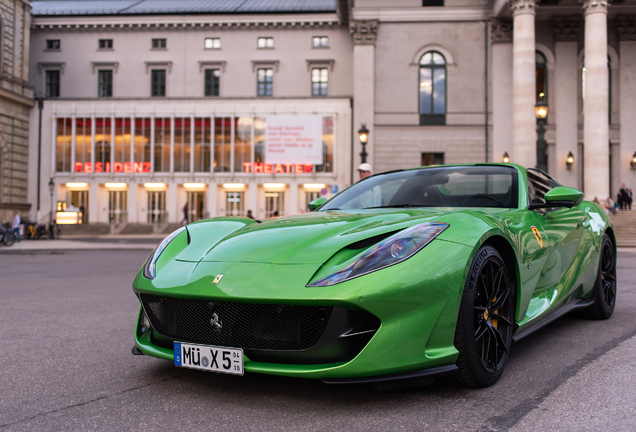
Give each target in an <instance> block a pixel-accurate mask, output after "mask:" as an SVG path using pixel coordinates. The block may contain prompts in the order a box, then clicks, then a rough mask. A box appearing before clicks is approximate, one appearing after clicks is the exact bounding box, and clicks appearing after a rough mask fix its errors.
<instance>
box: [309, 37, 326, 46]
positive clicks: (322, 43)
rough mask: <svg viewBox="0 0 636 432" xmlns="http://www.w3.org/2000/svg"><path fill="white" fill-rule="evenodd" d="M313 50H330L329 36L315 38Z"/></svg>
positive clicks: (313, 38) (312, 43)
mask: <svg viewBox="0 0 636 432" xmlns="http://www.w3.org/2000/svg"><path fill="white" fill-rule="evenodd" d="M311 46H312V47H313V48H329V38H328V37H327V36H314V37H312V38H311Z"/></svg>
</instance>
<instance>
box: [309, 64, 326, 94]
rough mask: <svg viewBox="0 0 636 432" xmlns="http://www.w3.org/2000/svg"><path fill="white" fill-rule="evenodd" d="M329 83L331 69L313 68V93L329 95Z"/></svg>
mask: <svg viewBox="0 0 636 432" xmlns="http://www.w3.org/2000/svg"><path fill="white" fill-rule="evenodd" d="M328 84H329V69H327V68H313V69H312V70H311V95H312V96H327V86H328Z"/></svg>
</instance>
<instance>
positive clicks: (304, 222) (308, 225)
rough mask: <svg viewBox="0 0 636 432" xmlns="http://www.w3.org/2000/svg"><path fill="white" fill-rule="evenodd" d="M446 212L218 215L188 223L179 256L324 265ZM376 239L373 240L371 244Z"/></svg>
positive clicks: (392, 211) (195, 259) (196, 260)
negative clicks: (341, 253) (257, 217)
mask: <svg viewBox="0 0 636 432" xmlns="http://www.w3.org/2000/svg"><path fill="white" fill-rule="evenodd" d="M455 211H456V210H455ZM446 213H449V211H448V209H447V210H446V211H445V210H440V209H425V210H414V209H404V210H402V209H400V211H396V210H395V209H391V211H386V210H382V211H379V210H376V211H372V210H366V211H361V210H357V211H355V212H353V211H352V212H346V211H338V212H315V213H305V214H301V215H295V216H288V217H280V218H272V219H267V220H264V221H262V222H260V223H259V222H255V221H253V220H251V219H248V218H216V219H210V220H206V221H201V222H197V223H194V224H191V225H188V226H187V230H188V235H189V242H190V243H189V245H188V246H187V247H186V248H185V249H184V250H183V251H182V252H181V253H179V254H178V255H177V256H176V257H175V258H176V259H177V260H179V261H189V262H254V263H270V264H309V263H324V262H325V261H326V260H328V259H329V258H330V257H331V256H332V255H333V254H334V253H336V252H337V251H339V250H340V249H342V248H344V247H347V246H349V245H351V244H353V243H357V242H360V241H362V240H367V239H371V238H373V237H376V236H378V241H380V239H381V238H383V237H381V236H386V235H390V234H391V233H394V232H397V231H400V230H402V229H404V228H407V227H409V226H412V225H414V224H418V223H424V222H428V221H431V220H434V219H437V218H439V217H441V216H443V215H444V214H446ZM373 243H375V242H374V241H373V240H371V242H370V243H369V244H368V246H370V245H371V244H373ZM361 246H362V247H365V246H367V245H361Z"/></svg>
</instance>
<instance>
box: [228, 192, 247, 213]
mask: <svg viewBox="0 0 636 432" xmlns="http://www.w3.org/2000/svg"><path fill="white" fill-rule="evenodd" d="M225 216H245V192H226V193H225Z"/></svg>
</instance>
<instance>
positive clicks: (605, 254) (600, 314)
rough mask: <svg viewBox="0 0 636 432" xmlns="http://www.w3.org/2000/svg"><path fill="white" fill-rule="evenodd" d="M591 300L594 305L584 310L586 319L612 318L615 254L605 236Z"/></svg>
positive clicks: (608, 239) (609, 240)
mask: <svg viewBox="0 0 636 432" xmlns="http://www.w3.org/2000/svg"><path fill="white" fill-rule="evenodd" d="M591 299H592V300H594V303H593V304H592V305H591V306H590V307H589V308H587V309H585V312H586V314H587V317H588V318H591V319H597V320H605V319H608V318H609V317H611V316H612V313H614V306H615V305H616V254H615V253H614V244H613V243H612V240H611V239H610V237H609V236H608V235H607V234H605V235H604V236H603V243H602V244H601V252H600V257H599V262H598V274H597V275H596V281H595V282H594V288H593V289H592V296H591Z"/></svg>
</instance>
